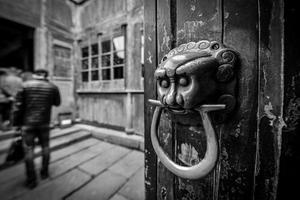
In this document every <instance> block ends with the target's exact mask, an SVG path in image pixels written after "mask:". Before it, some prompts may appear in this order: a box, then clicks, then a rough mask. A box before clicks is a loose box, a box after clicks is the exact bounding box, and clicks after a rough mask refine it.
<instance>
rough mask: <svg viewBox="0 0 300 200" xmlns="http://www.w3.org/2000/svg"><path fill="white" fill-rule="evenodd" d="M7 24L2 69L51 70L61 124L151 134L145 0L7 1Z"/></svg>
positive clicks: (0, 18) (3, 16)
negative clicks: (66, 116) (68, 117)
mask: <svg viewBox="0 0 300 200" xmlns="http://www.w3.org/2000/svg"><path fill="white" fill-rule="evenodd" d="M0 23H1V26H0V34H1V35H0V36H1V37H0V44H1V50H0V62H1V63H0V65H1V66H0V67H10V66H14V67H17V68H19V69H22V70H23V71H32V70H34V69H38V68H45V69H48V70H49V72H50V80H51V81H53V82H54V83H55V84H56V85H58V87H59V88H60V91H61V94H62V105H61V106H60V107H59V108H55V109H54V110H53V119H54V120H57V119H58V118H57V117H58V115H59V113H72V116H73V119H75V118H80V119H82V120H83V121H84V122H90V123H93V124H95V123H96V124H98V125H101V126H105V127H110V128H115V129H119V130H124V131H126V132H128V133H137V134H143V132H144V131H143V127H144V126H143V113H144V110H143V104H144V101H143V99H144V97H143V76H142V65H143V64H142V60H143V59H142V54H141V51H142V49H143V44H142V39H143V35H142V34H143V29H142V27H143V1H142V0H127V1H119V0H102V1H97V0H26V1H21V0H16V1H8V0H0Z"/></svg>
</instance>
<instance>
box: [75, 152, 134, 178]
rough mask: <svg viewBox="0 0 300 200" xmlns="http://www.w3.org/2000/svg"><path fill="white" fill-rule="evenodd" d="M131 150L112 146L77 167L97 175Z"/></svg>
mask: <svg viewBox="0 0 300 200" xmlns="http://www.w3.org/2000/svg"><path fill="white" fill-rule="evenodd" d="M130 151H131V150H129V149H127V148H124V147H120V146H114V147H113V148H111V149H109V150H108V151H106V152H105V153H103V154H100V155H99V156H97V157H95V158H93V159H91V160H90V161H88V162H86V163H84V164H82V165H80V166H79V169H81V170H83V171H85V172H87V173H90V174H92V175H97V174H99V173H100V172H102V171H104V170H105V169H107V168H108V167H110V166H111V165H112V164H114V163H115V162H116V161H118V160H120V159H121V158H122V157H123V156H125V155H126V154H128V153H129V152H130Z"/></svg>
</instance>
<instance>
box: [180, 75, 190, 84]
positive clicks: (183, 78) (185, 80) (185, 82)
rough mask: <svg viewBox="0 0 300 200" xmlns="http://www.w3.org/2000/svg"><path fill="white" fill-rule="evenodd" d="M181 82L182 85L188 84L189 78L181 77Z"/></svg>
mask: <svg viewBox="0 0 300 200" xmlns="http://www.w3.org/2000/svg"><path fill="white" fill-rule="evenodd" d="M179 84H180V85H181V86H187V85H188V84H189V83H188V80H187V78H186V77H181V78H180V79H179Z"/></svg>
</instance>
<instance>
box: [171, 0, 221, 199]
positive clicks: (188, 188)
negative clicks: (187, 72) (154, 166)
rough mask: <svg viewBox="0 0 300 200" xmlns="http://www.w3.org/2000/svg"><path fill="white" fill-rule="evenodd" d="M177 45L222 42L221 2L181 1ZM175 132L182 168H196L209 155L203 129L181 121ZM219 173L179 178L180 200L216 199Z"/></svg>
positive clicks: (177, 12)
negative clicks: (202, 41) (197, 177)
mask: <svg viewBox="0 0 300 200" xmlns="http://www.w3.org/2000/svg"><path fill="white" fill-rule="evenodd" d="M176 8H177V9H176V27H175V28H176V45H177V46H178V45H180V44H183V43H187V42H198V41H200V40H212V41H213V40H216V41H219V42H221V38H222V37H221V36H222V23H221V22H222V7H221V1H218V0H213V1H212V0H206V1H193V0H188V1H186V0H179V1H177V5H176ZM175 127H176V131H175V135H176V136H175V140H176V143H175V144H176V147H175V153H176V155H175V159H176V162H177V163H180V164H181V165H187V166H191V165H195V164H197V163H199V162H200V160H201V159H202V158H203V157H204V154H205V152H206V137H205V133H204V130H203V128H202V127H198V126H193V125H188V124H185V125H183V124H181V123H180V122H177V124H176V126H175ZM217 173H218V172H217V171H213V172H212V173H210V174H209V175H208V176H206V177H204V178H202V179H199V180H187V179H183V178H179V177H176V182H175V195H176V199H184V198H185V199H207V200H210V199H213V198H214V195H215V194H216V192H217V190H215V189H214V183H215V181H216V180H217V177H218V176H217Z"/></svg>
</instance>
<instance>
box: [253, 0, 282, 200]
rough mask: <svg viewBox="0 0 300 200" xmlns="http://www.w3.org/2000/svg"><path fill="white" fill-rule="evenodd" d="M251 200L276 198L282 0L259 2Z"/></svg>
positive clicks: (278, 155) (280, 109) (280, 83)
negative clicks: (255, 127) (256, 106)
mask: <svg viewBox="0 0 300 200" xmlns="http://www.w3.org/2000/svg"><path fill="white" fill-rule="evenodd" d="M259 3H260V4H259V9H260V10H259V55H258V56H259V62H258V70H259V72H258V73H259V75H258V77H259V80H258V82H259V89H258V90H259V91H258V130H257V149H256V155H257V157H256V167H255V176H256V179H255V184H256V187H255V199H276V195H277V186H278V181H279V180H278V178H279V177H278V173H279V158H280V148H281V147H280V146H281V140H282V139H281V133H282V127H283V126H284V121H283V110H282V109H283V62H284V60H283V53H284V52H283V45H284V44H283V31H284V30H283V1H271V0H269V1H259Z"/></svg>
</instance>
